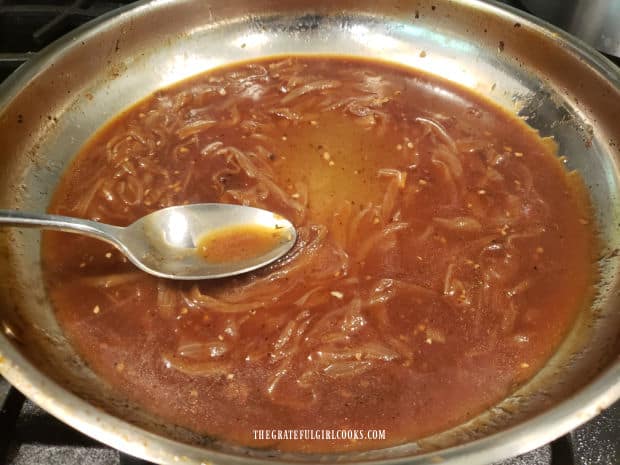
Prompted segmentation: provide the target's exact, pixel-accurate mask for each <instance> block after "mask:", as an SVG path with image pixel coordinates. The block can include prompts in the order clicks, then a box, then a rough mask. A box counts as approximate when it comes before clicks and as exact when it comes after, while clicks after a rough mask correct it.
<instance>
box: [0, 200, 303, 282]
mask: <svg viewBox="0 0 620 465" xmlns="http://www.w3.org/2000/svg"><path fill="white" fill-rule="evenodd" d="M0 224H4V225H9V226H21V227H24V226H25V227H41V228H45V229H56V230H60V231H66V232H74V233H80V234H86V235H88V236H91V237H96V238H98V239H102V240H104V241H107V242H109V243H111V244H113V245H114V246H115V247H116V248H118V249H119V250H120V251H121V252H122V253H123V254H125V256H126V257H127V258H128V259H129V260H130V261H131V262H132V263H133V264H134V265H136V266H137V267H138V268H140V269H141V270H143V271H145V272H147V273H150V274H152V275H155V276H158V277H162V278H169V279H182V280H192V279H215V278H225V277H228V276H234V275H238V274H242V273H246V272H248V271H252V270H256V269H258V268H261V267H263V266H265V265H268V264H269V263H272V262H274V261H275V260H277V259H278V258H280V257H281V256H283V255H284V254H286V253H287V252H288V251H289V250H290V249H291V248H292V247H293V245H294V244H295V241H296V240H297V233H296V231H295V228H294V226H293V225H292V224H291V222H290V221H288V220H286V219H285V218H283V217H281V216H280V215H278V214H276V213H273V212H270V211H267V210H262V209H260V208H253V207H246V206H242V205H229V204H220V203H201V204H192V205H180V206H176V207H169V208H164V209H162V210H157V211H155V212H153V213H150V214H149V215H146V216H144V217H142V218H140V219H139V220H137V221H136V222H134V223H133V224H131V225H129V226H127V227H120V226H113V225H109V224H104V223H98V222H96V221H90V220H83V219H80V218H71V217H66V216H58V215H38V214H26V213H22V212H18V211H9V210H0ZM244 228H251V229H247V231H249V232H246V233H245V234H244V235H237V236H235V231H244ZM261 230H262V231H265V232H266V233H268V234H269V235H270V236H269V237H270V238H271V242H270V243H269V247H268V248H266V249H265V248H264V247H263V249H261V250H259V249H256V251H257V252H258V253H252V249H251V248H248V249H247V250H246V249H244V250H245V252H246V253H241V254H240V253H232V252H233V250H232V249H235V248H241V247H244V244H245V245H246V246H247V242H248V241H247V240H248V238H249V239H250V242H251V239H252V237H251V235H252V234H253V233H252V231H261ZM215 233H220V234H219V236H220V237H226V235H227V234H229V237H228V239H227V240H226V241H220V242H219V243H218V242H216V241H211V242H210V243H209V242H207V241H203V239H205V238H209V237H210V236H211V235H213V234H215ZM242 237H244V238H245V239H246V241H245V242H243V241H242V240H241V238H242ZM203 244H207V245H203ZM224 244H226V245H224ZM208 247H227V249H226V250H221V251H219V252H218V255H220V256H226V254H227V253H228V252H229V251H230V252H231V253H230V256H231V257H235V258H234V259H231V260H218V261H210V260H208V259H206V258H205V256H207V255H204V254H203V253H201V251H202V249H203V248H208ZM228 248H230V250H229V249H228ZM234 252H239V251H238V250H235V251H234Z"/></svg>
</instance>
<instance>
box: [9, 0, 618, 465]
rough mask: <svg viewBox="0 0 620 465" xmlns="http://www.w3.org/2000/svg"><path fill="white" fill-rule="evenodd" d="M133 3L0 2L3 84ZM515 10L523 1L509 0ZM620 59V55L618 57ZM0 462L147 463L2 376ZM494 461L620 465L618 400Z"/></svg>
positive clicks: (74, 0)
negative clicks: (65, 39)
mask: <svg viewBox="0 0 620 465" xmlns="http://www.w3.org/2000/svg"><path fill="white" fill-rule="evenodd" d="M128 3H132V1H131V0H118V1H97V0H55V1H54V0H0V82H2V81H3V80H4V79H5V78H6V77H7V76H8V75H9V74H11V73H12V72H13V71H15V70H16V69H17V68H18V67H19V66H20V65H21V64H22V63H24V62H26V61H28V59H29V58H30V57H31V56H33V54H35V53H36V52H37V51H39V50H41V48H43V47H44V46H46V45H47V44H49V43H51V42H53V41H54V40H56V39H57V38H59V37H61V36H62V35H64V34H66V33H68V32H70V31H72V30H73V29H75V28H76V27H78V26H80V25H82V24H84V23H85V22H87V21H89V20H91V19H93V18H96V17H98V16H100V15H102V14H104V13H107V12H109V11H112V10H114V9H116V8H118V7H120V6H122V5H125V4H128ZM504 3H508V4H510V5H512V6H516V7H517V8H519V7H521V4H520V1H519V0H504ZM616 63H617V64H620V60H618V61H616ZM0 464H7V465H56V464H58V465H74V464H75V465H78V464H79V465H82V464H88V465H148V462H146V461H144V460H140V459H136V458H133V457H131V456H129V455H126V454H124V453H122V452H119V451H117V450H114V449H112V448H110V447H108V446H105V445H103V444H101V443H99V442H97V441H95V440H94V439H91V438H89V437H87V436H85V435H83V434H81V433H79V432H77V431H76V430H74V429H72V428H71V427H69V426H67V425H65V424H64V423H61V422H60V421H58V420H56V419H55V418H54V417H52V416H51V415H49V414H48V413H46V412H45V411H43V410H42V409H40V408H39V407H37V406H36V405H35V404H33V403H32V402H30V401H29V400H27V399H25V398H24V396H23V395H22V394H21V393H20V392H19V391H17V390H16V389H15V388H13V387H11V386H10V385H9V383H8V382H6V381H5V380H4V379H3V378H2V377H0ZM496 465H620V402H618V403H616V404H615V405H614V406H612V407H611V408H610V409H608V410H607V411H605V412H603V413H602V414H601V415H599V416H598V417H596V418H594V419H593V420H591V421H590V422H589V423H586V424H585V425H584V426H582V427H580V428H578V429H576V430H574V431H573V432H571V433H569V434H567V435H565V436H563V437H561V438H559V439H557V440H555V441H553V442H552V443H550V444H547V445H545V446H543V447H540V448H538V449H536V450H534V451H532V452H529V453H527V454H523V455H520V456H518V457H514V458H512V459H508V460H505V461H503V462H501V463H498V464H496Z"/></svg>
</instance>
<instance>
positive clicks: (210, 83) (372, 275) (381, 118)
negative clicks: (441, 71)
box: [43, 57, 594, 451]
mask: <svg viewBox="0 0 620 465" xmlns="http://www.w3.org/2000/svg"><path fill="white" fill-rule="evenodd" d="M554 150H555V149H554V147H553V146H552V144H550V143H548V142H546V141H543V140H542V139H540V137H539V136H538V135H537V134H536V133H535V132H534V131H532V130H531V129H529V128H528V127H527V126H526V125H525V124H524V123H523V122H522V121H520V120H518V119H516V118H515V117H513V116H511V115H509V114H507V113H505V112H504V111H502V110H500V109H498V108H497V107H495V106H494V105H492V104H490V103H489V102H487V101H486V100H484V99H483V98H481V97H480V96H478V95H475V94H472V93H470V92H469V91H466V90H464V89H463V88H460V87H458V86H456V85H453V84H451V83H448V82H446V81H443V80H440V79H438V78H436V77H432V76H429V75H427V74H422V73H418V72H416V71H413V70H411V69H406V68H402V67H397V66H392V65H388V64H385V63H380V62H374V61H367V60H362V59H349V58H334V57H314V58H310V57H289V58H277V59H276V58H273V59H267V60H261V61H256V62H252V63H243V64H236V65H232V66H230V67H225V68H220V69H216V70H213V71H211V72H209V73H206V74H203V75H200V76H197V77H194V78H192V79H190V80H187V81H184V82H182V83H179V84H177V85H175V86H173V87H171V88H168V89H164V90H161V91H158V92H156V93H155V94H154V95H152V96H151V97H149V98H147V99H145V100H143V101H141V102H139V103H138V104H136V105H135V106H133V107H131V108H130V109H129V110H127V111H126V112H124V113H123V114H122V115H120V116H118V117H117V118H115V119H114V120H112V121H111V122H110V123H109V124H108V125H107V126H105V127H104V128H103V129H102V130H101V131H100V132H99V133H98V134H96V135H95V136H94V137H93V139H92V140H91V141H90V142H89V143H88V144H87V145H86V146H85V147H84V149H83V150H82V152H81V153H80V154H79V156H78V157H77V158H76V160H75V161H74V162H73V164H72V165H71V166H70V167H69V169H68V171H67V173H66V174H65V176H64V177H63V179H62V180H61V182H60V185H59V187H58V190H57V192H56V194H55V197H54V199H53V201H52V203H51V206H50V211H52V212H54V213H61V214H66V215H75V216H81V217H85V218H91V219H95V220H100V221H105V222H109V223H113V224H118V225H127V224H129V223H131V222H133V221H134V220H136V219H138V218H139V217H141V216H143V215H145V214H147V213H149V212H151V211H154V210H156V209H159V208H163V207H168V206H172V205H179V204H184V203H203V202H227V203H239V204H246V205H251V206H255V207H259V208H265V209H268V210H271V211H274V212H277V213H278V214H281V215H282V216H284V217H286V218H288V219H290V220H292V222H293V223H294V225H295V226H296V228H297V230H298V235H299V239H298V241H297V244H296V246H295V247H294V249H293V250H292V251H291V252H290V253H289V254H288V255H287V256H286V257H285V258H283V259H282V260H280V261H278V262H276V263H275V264H272V265H270V266H269V267H268V268H266V269H263V270H260V271H257V272H254V273H251V274H249V275H246V276H243V277H237V278H231V279H225V280H218V281H203V282H174V281H166V280H161V279H156V278H153V277H151V276H148V275H145V274H144V273H142V272H139V271H138V270H137V269H136V268H134V267H133V266H132V265H131V264H129V263H127V261H126V259H125V258H123V256H122V255H121V254H120V253H118V252H117V251H115V250H114V249H113V248H111V246H109V245H107V244H105V243H102V242H97V241H94V240H92V239H89V238H86V237H76V236H73V235H66V234H62V233H54V232H50V233H46V234H45V237H44V245H43V256H44V270H45V275H46V280H47V285H48V289H49V293H50V296H51V298H52V300H53V303H54V306H55V309H56V314H57V317H58V321H59V322H60V324H61V325H62V327H63V328H64V331H65V332H66V334H67V336H68V337H69V338H70V340H71V341H72V343H73V344H74V346H75V347H76V349H77V350H78V352H79V353H80V354H81V356H82V357H83V358H84V360H85V361H87V362H88V363H89V364H90V366H91V367H92V368H93V370H94V371H95V372H97V373H98V374H99V375H100V376H101V377H102V378H103V379H104V380H106V381H107V382H108V383H110V384H111V385H112V386H114V387H115V388H116V389H118V390H119V391H120V392H122V393H123V394H124V395H125V396H127V397H128V398H129V399H132V400H133V401H135V402H137V403H139V404H140V405H142V406H143V407H144V408H145V409H148V410H149V411H151V412H153V413H155V414H156V415H157V416H159V417H160V418H162V419H164V420H166V421H169V422H172V423H174V424H178V425H181V426H183V427H186V428H189V429H191V430H193V431H196V432H198V433H201V434H205V435H210V436H212V437H217V438H220V439H223V440H227V441H232V442H236V443H240V444H248V445H253V446H257V447H267V448H277V449H281V450H296V451H337V450H348V449H355V450H361V449H368V448H375V447H386V446H389V445H393V444H398V443H402V442H405V441H409V440H414V439H416V438H420V437H423V436H426V435H430V434H432V433H435V432H438V431H442V430H445V429H447V428H450V427H453V426H455V425H457V424H460V423H462V422H463V421H465V420H467V419H470V418H472V417H474V416H475V415H476V414H478V413H480V412H481V411H483V410H484V409H486V408H488V407H489V406H491V405H494V404H495V403H497V402H498V401H500V400H501V399H503V398H504V397H505V396H507V395H509V394H510V393H511V392H514V390H515V389H516V388H517V387H518V386H519V385H521V384H522V383H524V382H525V381H527V380H528V379H529V378H531V377H532V376H533V375H534V374H535V373H536V371H537V370H539V369H540V368H541V367H542V366H543V365H544V363H545V362H546V360H547V359H548V358H549V357H550V355H551V354H552V353H553V352H554V350H555V349H556V347H557V346H558V344H559V343H560V342H561V340H562V338H563V337H564V335H565V334H566V332H567V331H568V329H569V328H570V327H571V324H572V322H573V321H574V318H575V316H576V313H577V312H578V311H579V309H581V308H583V306H584V305H587V303H588V301H589V296H590V295H591V291H590V289H591V286H592V283H593V279H594V272H593V269H594V267H593V262H592V256H593V251H594V245H593V244H594V240H593V238H594V233H593V228H592V226H591V221H590V212H589V206H588V201H587V196H586V195H585V190H584V189H583V185H582V183H581V180H580V178H579V177H578V176H577V175H576V174H575V173H569V172H567V171H566V170H564V168H563V166H562V164H561V162H560V161H559V158H558V157H556V156H555V153H554ZM231 253H233V249H231ZM299 428H302V429H308V428H309V429H313V430H315V429H354V430H363V431H365V430H367V429H385V431H386V438H385V440H381V441H373V440H357V441H349V440H324V441H312V440H297V441H278V440H269V441H268V440H259V439H256V438H255V437H254V435H253V430H255V429H287V430H289V429H299Z"/></svg>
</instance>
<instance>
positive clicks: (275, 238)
mask: <svg viewBox="0 0 620 465" xmlns="http://www.w3.org/2000/svg"><path fill="white" fill-rule="evenodd" d="M286 240H287V238H286V237H284V232H283V231H282V230H281V229H276V228H271V227H266V226H260V225H256V224H254V225H240V226H229V227H227V228H221V229H217V230H215V231H212V232H210V233H209V234H207V235H205V236H203V237H201V238H200V240H199V241H198V244H197V249H198V254H199V255H200V256H201V257H203V258H204V259H205V260H206V261H208V262H211V263H228V262H240V261H244V260H250V259H252V258H256V257H260V256H261V255H264V254H266V253H267V252H269V251H270V250H273V249H274V248H275V247H276V246H277V245H278V244H281V243H282V242H285V241H286Z"/></svg>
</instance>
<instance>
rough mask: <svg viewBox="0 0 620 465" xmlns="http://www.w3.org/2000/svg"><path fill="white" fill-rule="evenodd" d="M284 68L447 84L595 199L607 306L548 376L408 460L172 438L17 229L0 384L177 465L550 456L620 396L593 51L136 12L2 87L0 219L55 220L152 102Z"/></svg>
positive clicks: (3, 298) (491, 15)
mask: <svg viewBox="0 0 620 465" xmlns="http://www.w3.org/2000/svg"><path fill="white" fill-rule="evenodd" d="M422 51H424V52H425V53H424V54H422V53H421V52H422ZM285 53H322V54H325V53H330V54H347V55H364V56H375V57H378V58H382V59H386V60H391V61H395V62H400V63H405V64H408V65H411V66H415V67H419V68H421V69H424V70H427V71H430V72H435V73H437V74H441V75H443V76H444V77H446V78H448V79H451V80H454V81H456V82H459V83H460V84H461V85H464V86H466V87H469V88H471V89H474V90H476V91H477V92H480V93H483V94H485V95H487V96H488V97H489V98H491V99H492V100H494V101H495V102H496V103H497V104H499V105H502V106H504V107H508V108H509V109H512V110H513V111H514V112H516V113H519V114H520V115H522V116H523V117H525V118H527V119H528V121H529V123H530V124H531V125H532V126H534V127H535V128H537V129H539V130H540V131H541V133H542V134H543V135H553V136H554V137H555V138H556V140H557V141H558V142H559V145H560V151H561V153H562V154H564V155H565V156H566V157H567V162H568V165H569V166H570V167H571V168H575V169H578V170H580V172H581V173H582V175H583V177H584V179H585V180H586V183H587V185H588V187H589V189H590V193H591V195H592V198H593V202H594V205H595V209H596V216H597V219H598V223H599V227H600V231H601V240H602V242H603V251H602V254H601V259H600V261H599V264H600V267H601V279H600V286H599V292H598V296H597V299H596V302H595V303H594V305H593V307H592V308H591V309H589V310H587V311H584V312H583V314H582V315H581V317H580V319H579V321H578V322H577V323H576V325H575V328H574V330H573V331H572V332H571V334H570V335H569V336H568V337H567V339H566V341H565V342H564V344H563V345H562V347H561V348H560V349H559V351H558V352H557V354H556V355H555V356H554V358H553V359H552V360H551V361H550V362H549V364H548V365H547V367H546V368H545V369H544V370H543V371H541V372H540V373H539V374H538V376H537V377H536V378H535V379H534V380H532V381H531V382H530V383H528V384H527V385H526V386H524V387H523V388H521V389H520V390H519V391H517V392H516V393H515V394H514V395H513V396H512V397H511V398H510V399H506V400H505V401H504V402H503V403H502V404H501V405H498V406H496V407H495V408H493V409H491V410H490V411H489V412H486V413H485V414H483V415H481V416H480V417H479V418H477V419H475V420H473V421H471V422H469V423H467V424H465V425H461V426H460V427H458V428H455V429H454V430H451V431H448V432H445V433H442V434H439V435H436V436H434V437H431V438H426V439H425V440H422V441H419V442H417V443H414V444H407V445H403V446H400V447H395V448H391V449H383V450H377V451H371V452H366V453H352V454H344V455H341V456H299V455H292V454H278V453H274V452H272V451H271V452H270V451H256V450H246V449H244V448H241V447H238V446H236V445H234V444H227V443H222V442H218V441H216V440H211V439H205V438H200V437H196V436H195V435H193V434H191V433H189V432H187V431H184V430H181V429H179V428H176V427H175V426H174V425H169V424H162V423H161V422H160V421H158V420H157V419H156V418H153V417H152V416H150V415H149V414H147V413H146V412H144V411H142V410H140V408H138V407H137V406H136V405H132V404H129V403H127V402H126V401H125V400H124V399H122V398H119V397H118V396H117V395H116V394H115V393H114V392H112V391H110V390H109V389H108V388H107V387H106V385H105V384H104V383H102V382H101V381H100V380H99V379H98V378H97V377H96V375H94V374H93V373H92V372H91V371H90V370H89V369H88V367H87V366H85V365H84V364H83V363H82V362H81V361H80V360H79V359H78V358H77V356H76V355H75V353H74V352H73V350H72V348H71V347H70V346H69V345H68V344H67V342H66V340H65V339H64V337H63V335H62V332H61V331H60V328H59V327H58V325H57V323H56V322H55V320H54V317H53V312H52V310H51V308H50V304H49V301H48V299H47V296H46V294H45V290H44V288H43V286H42V281H41V273H40V263H39V234H38V233H37V232H35V231H27V232H26V231H24V232H21V233H20V232H17V231H10V232H2V233H0V234H1V235H0V273H1V276H2V278H3V279H2V280H0V327H1V328H2V335H1V336H0V372H2V374H3V375H4V376H6V377H7V378H8V379H9V380H10V381H11V382H12V383H14V384H15V385H16V386H17V387H19V388H20V389H21V390H22V391H24V392H25V393H26V395H28V396H29V397H31V398H32V399H34V400H35V401H36V402H37V403H39V404H40V405H41V406H43V407H44V408H46V409H47V410H49V411H50V412H51V413H52V414H54V415H56V416H57V417H59V418H61V419H62V420H64V421H66V422H67V423H70V424H71V425H73V426H75V427H76V428H78V429H80V430H82V431H84V432H86V433H87V434H90V435H91V436H94V437H96V438H98V439H100V440H101V441H103V442H106V443H109V444H111V445H113V446H115V447H117V448H120V449H122V450H124V451H126V452H129V453H131V454H134V455H138V456H141V457H144V458H147V459H150V460H152V461H155V462H160V463H171V464H172V463H178V462H181V463H183V462H186V463H201V462H204V463H207V462H217V463H223V464H227V463H247V464H249V463H259V462H264V461H271V462H273V461H280V462H299V461H304V462H319V461H327V460H329V461H332V460H338V461H345V462H361V461H372V462H373V463H382V464H384V463H385V464H388V463H394V464H396V463H429V462H430V463H432V462H434V461H444V462H447V463H453V464H456V463H462V464H475V463H490V462H493V461H496V460H499V459H501V458H503V457H506V456H510V455H515V454H518V453H520V452H524V451H526V450H528V449H531V448H534V447H536V446H538V445H541V444H543V443H546V442H548V441H549V440H551V439H553V438H554V437H557V436H559V435H561V434H563V433H564V432H566V431H568V430H570V429H572V428H574V427H575V426H577V425H578V424H579V423H582V422H584V421H586V420H587V419H588V418H590V417H592V416H593V415H595V414H596V413H598V412H599V411H600V410H601V409H603V408H605V407H606V406H608V405H609V404H610V403H612V402H613V401H614V400H615V399H617V398H618V397H620V361H619V360H618V358H619V355H620V338H619V335H620V302H619V299H620V294H619V293H620V273H619V261H618V260H619V258H618V257H617V255H618V253H617V251H618V250H619V249H620V237H619V236H618V233H617V230H618V225H619V224H620V203H619V202H618V194H619V193H620V187H619V181H620V170H619V166H618V160H619V158H618V157H619V155H620V140H619V139H620V75H619V72H618V69H617V68H615V67H613V65H611V64H610V63H609V62H607V61H606V60H604V59H603V58H602V57H601V56H600V55H598V54H596V52H593V51H592V50H591V49H589V48H587V47H586V46H584V45H582V44H580V43H578V42H576V41H574V40H573V39H571V38H569V37H568V36H566V35H564V34H562V33H561V32H559V31H557V30H555V29H550V28H547V27H546V26H544V25H542V24H540V23H539V22H538V21H537V20H535V19H532V18H525V17H523V16H520V15H518V14H516V13H515V12H513V11H512V10H509V9H506V8H503V7H499V6H497V5H495V4H489V3H485V2H481V1H476V0H451V1H449V0H443V1H440V0H435V1H431V0H402V1H398V0H385V1H382V2H376V1H371V0H360V1H352V0H330V1H327V0H314V1H310V0H300V1H276V0H254V1H248V0H245V1H242V0H226V1H222V0H212V1H199V0H195V1H192V0H183V1H182V0H179V1H174V0H159V1H152V2H139V3H138V4H136V5H133V6H131V7H128V8H126V9H124V10H122V12H120V13H115V14H113V15H109V16H108V17H107V18H105V19H103V20H97V21H95V22H93V23H91V24H90V25H88V26H86V27H85V28H82V29H80V30H79V31H78V32H76V33H73V34H72V35H71V36H68V37H66V38H64V39H62V40H61V41H59V42H57V43H56V44H54V45H52V46H51V47H49V48H48V49H46V50H45V51H44V52H42V53H41V54H40V55H39V56H38V57H36V58H35V59H34V60H32V62H30V63H29V64H28V65H27V66H25V67H23V68H21V69H20V70H19V71H18V72H17V73H16V74H15V75H13V76H12V77H11V78H9V79H8V80H7V81H6V82H5V83H4V84H3V85H2V87H0V147H2V153H3V156H2V157H1V158H0V206H2V207H3V208H15V209H18V208H19V209H23V210H28V211H43V210H44V209H45V206H46V205H47V202H48V201H49V196H50V195H51V192H52V191H53V189H54V186H55V184H56V182H57V180H58V177H59V175H60V173H61V172H62V170H63V168H64V167H65V166H66V165H67V163H68V162H69V160H70V158H71V156H72V155H73V154H75V153H76V152H77V150H78V149H79V147H80V146H81V144H82V143H83V142H84V141H85V140H86V139H87V137H88V136H89V135H90V134H91V133H92V132H93V131H94V130H96V129H97V128H98V127H99V126H100V125H101V124H102V123H104V122H105V121H106V120H107V119H108V118H109V117H111V116H113V115H114V114H116V113H117V112H118V111H120V110H122V109H123V108H124V107H125V106H127V105H128V104H130V103H132V102H133V101H135V100H137V99H139V98H141V97H143V96H145V95H147V94H148V93H150V92H152V91H153V90H155V89H157V88H159V87H161V86H163V85H166V84H169V83H172V82H174V81H176V80H178V79H181V78H183V77H186V76H189V75H191V74H194V73H197V72H200V71H203V70H206V69H208V68H211V67H213V66H217V65H219V64H223V63H226V62H230V61H236V60H241V59H249V58H252V57H259V56H265V55H273V54H285ZM9 154H11V155H9ZM412 421H415V419H412Z"/></svg>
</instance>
